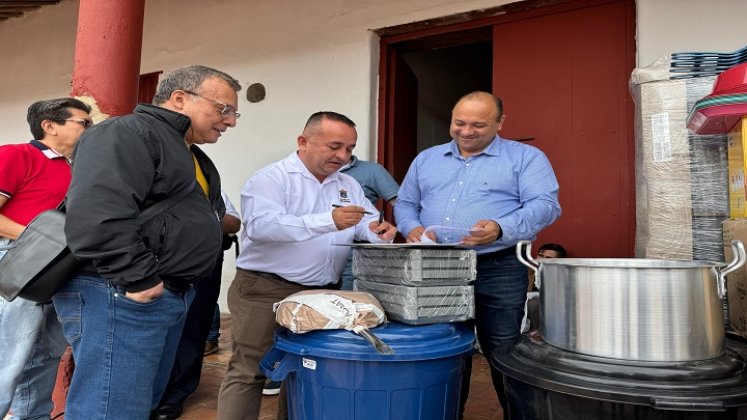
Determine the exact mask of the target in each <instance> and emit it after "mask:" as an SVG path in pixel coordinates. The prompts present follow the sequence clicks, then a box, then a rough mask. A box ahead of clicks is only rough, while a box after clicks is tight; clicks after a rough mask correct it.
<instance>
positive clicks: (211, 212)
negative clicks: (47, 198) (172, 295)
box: [65, 104, 225, 292]
mask: <svg viewBox="0 0 747 420" xmlns="http://www.w3.org/2000/svg"><path fill="white" fill-rule="evenodd" d="M189 125H190V120H189V118H188V117H187V116H185V115H183V114H180V113H176V112H172V111H169V110H167V109H164V108H161V107H157V106H153V105H146V104H140V105H138V106H137V108H135V111H134V113H133V114H130V115H125V116H122V117H116V118H111V119H109V120H107V121H104V122H102V123H101V124H97V125H95V126H94V127H92V128H90V129H89V130H87V131H86V132H85V133H84V134H83V136H81V139H80V141H79V142H78V146H77V148H76V151H75V156H74V164H73V178H72V181H71V183H70V190H69V191H68V195H67V202H66V207H67V218H66V221H65V235H66V237H67V240H68V245H69V246H70V249H71V250H72V251H73V254H75V256H76V258H78V259H79V260H81V261H82V262H83V263H84V264H83V268H82V271H83V272H84V273H91V274H97V275H99V276H101V277H104V278H106V279H109V280H111V281H112V282H113V283H114V284H117V285H120V286H124V287H125V288H126V289H127V291H131V292H137V291H141V290H145V289H149V288H151V287H153V286H155V285H156V284H158V283H159V282H160V281H163V282H164V285H165V286H166V287H170V288H173V289H178V290H184V289H185V288H187V287H189V284H190V283H191V282H192V281H193V280H194V279H196V278H197V277H198V276H200V275H201V274H204V273H205V272H208V271H210V270H211V268H212V266H213V264H214V263H215V261H216V259H217V257H218V254H219V253H221V252H222V251H221V241H222V232H221V230H222V229H221V220H222V218H223V214H224V213H225V205H224V203H223V200H222V198H221V196H220V176H219V175H218V171H217V169H216V168H215V165H213V163H212V162H211V161H210V159H209V158H208V157H207V156H206V155H205V154H204V153H203V152H202V151H201V150H200V149H199V148H198V147H196V146H192V152H193V153H194V155H195V156H196V157H197V160H198V162H199V163H200V168H201V169H202V171H203V173H204V174H205V177H206V178H207V180H208V183H209V191H210V194H209V195H210V197H209V198H208V197H206V196H205V194H204V192H203V191H202V189H201V188H200V187H199V186H198V185H197V184H196V183H195V169H194V162H193V160H192V153H190V150H189V149H188V148H187V145H186V143H185V141H184V134H185V133H186V132H187V129H188V128H189ZM190 184H191V185H193V186H194V191H192V193H190V195H188V196H187V197H186V198H184V199H183V200H182V201H180V202H178V203H177V204H175V205H173V206H172V207H171V208H170V209H169V210H168V211H166V212H165V213H162V214H160V215H158V216H156V217H154V218H153V219H151V220H150V221H148V222H147V223H145V224H144V225H143V226H141V225H140V222H139V221H138V220H137V217H138V215H139V214H140V211H141V210H143V209H144V208H146V207H148V206H149V205H152V204H153V203H155V202H157V201H160V200H163V199H164V198H165V197H168V196H169V195H171V194H174V193H177V192H178V191H180V190H182V189H183V188H184V187H185V186H187V185H190Z"/></svg>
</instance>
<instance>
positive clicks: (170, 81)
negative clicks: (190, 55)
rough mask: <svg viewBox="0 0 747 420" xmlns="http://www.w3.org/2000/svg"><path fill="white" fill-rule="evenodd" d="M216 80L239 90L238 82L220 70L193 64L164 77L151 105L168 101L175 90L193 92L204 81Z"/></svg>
mask: <svg viewBox="0 0 747 420" xmlns="http://www.w3.org/2000/svg"><path fill="white" fill-rule="evenodd" d="M211 78H217V79H221V80H224V81H225V82H226V83H228V85H229V86H231V88H233V90H235V91H237V92H238V91H240V90H241V85H240V84H239V81H238V80H236V79H234V78H233V77H231V76H229V75H228V74H226V73H223V72H222V71H220V70H216V69H214V68H210V67H207V66H201V65H199V64H193V65H191V66H186V67H180V68H178V69H176V70H174V71H172V72H171V73H169V74H167V75H166V76H164V78H163V79H162V80H161V82H160V83H159V84H158V89H157V90H156V95H155V96H154V97H153V104H154V105H160V104H162V103H164V102H166V101H168V100H169V98H170V97H171V94H172V93H174V91H175V90H188V91H194V90H196V89H197V88H198V87H200V85H201V84H202V82H204V81H205V80H206V79H211Z"/></svg>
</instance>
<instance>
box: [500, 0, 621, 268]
mask: <svg viewBox="0 0 747 420" xmlns="http://www.w3.org/2000/svg"><path fill="white" fill-rule="evenodd" d="M597 3H599V2H597ZM631 3H632V2H629V1H613V2H608V3H604V4H593V5H591V6H587V7H580V8H576V9H572V10H565V11H562V12H557V13H552V14H547V15H539V16H533V17H531V18H523V19H521V18H517V19H515V20H511V21H506V22H502V23H499V24H496V25H494V31H493V48H494V52H493V92H494V93H495V94H496V95H497V96H500V97H502V98H503V100H504V107H505V114H506V116H507V117H506V122H505V123H504V125H503V130H502V131H501V133H500V134H501V136H503V137H505V138H514V139H517V138H534V140H532V141H530V142H528V144H531V145H533V146H536V147H538V148H540V149H541V150H542V151H544V152H545V153H546V154H547V156H548V158H549V159H550V162H551V163H552V165H553V168H554V170H555V174H556V176H557V178H558V181H559V183H560V203H561V206H562V209H563V214H562V216H561V217H560V219H558V221H557V222H555V224H554V225H552V226H551V227H549V228H548V229H546V230H545V231H543V232H542V233H541V234H540V235H539V238H538V240H537V244H541V243H544V242H558V243H561V244H563V245H565V246H566V248H567V249H568V250H569V252H570V253H571V256H577V257H631V256H633V249H634V239H635V165H634V159H635V149H634V137H633V105H632V102H631V101H632V99H631V96H630V93H629V91H628V79H629V77H630V73H631V71H632V70H633V67H634V51H633V50H632V47H631V43H632V41H631V40H633V39H634V34H633V33H632V31H633V29H634V23H633V22H634V21H633V19H634V16H633V13H634V11H633V10H632V8H633V5H631Z"/></svg>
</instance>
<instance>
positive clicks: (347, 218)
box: [332, 204, 373, 230]
mask: <svg viewBox="0 0 747 420" xmlns="http://www.w3.org/2000/svg"><path fill="white" fill-rule="evenodd" d="M332 207H334V210H332V220H333V221H334V222H335V226H336V227H337V230H345V229H347V228H349V227H353V226H355V225H357V224H358V223H360V221H361V220H362V219H363V216H364V215H366V214H373V213H371V212H370V211H366V209H365V208H363V207H361V206H353V205H350V206H341V205H339V204H332Z"/></svg>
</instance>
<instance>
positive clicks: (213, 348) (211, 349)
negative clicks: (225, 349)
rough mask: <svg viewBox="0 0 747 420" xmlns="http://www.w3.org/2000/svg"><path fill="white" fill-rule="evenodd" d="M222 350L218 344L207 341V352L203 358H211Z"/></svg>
mask: <svg viewBox="0 0 747 420" xmlns="http://www.w3.org/2000/svg"><path fill="white" fill-rule="evenodd" d="M218 350H220V348H219V347H218V343H216V342H214V341H206V342H205V351H204V352H203V353H202V355H203V356H209V355H211V354H213V353H217V352H218Z"/></svg>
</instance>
